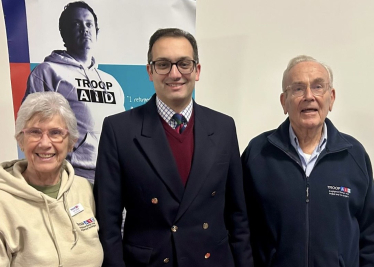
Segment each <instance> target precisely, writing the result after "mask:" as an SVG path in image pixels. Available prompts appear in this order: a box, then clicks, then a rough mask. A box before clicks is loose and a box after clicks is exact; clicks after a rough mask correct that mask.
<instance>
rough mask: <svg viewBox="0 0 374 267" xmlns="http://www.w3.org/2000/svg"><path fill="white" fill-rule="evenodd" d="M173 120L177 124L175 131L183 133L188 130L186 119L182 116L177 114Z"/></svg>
mask: <svg viewBox="0 0 374 267" xmlns="http://www.w3.org/2000/svg"><path fill="white" fill-rule="evenodd" d="M173 119H174V120H175V121H176V122H177V127H175V130H176V131H177V132H178V133H183V131H184V130H185V129H186V125H185V122H187V121H186V118H185V117H184V116H183V115H182V114H179V113H175V114H174V115H173Z"/></svg>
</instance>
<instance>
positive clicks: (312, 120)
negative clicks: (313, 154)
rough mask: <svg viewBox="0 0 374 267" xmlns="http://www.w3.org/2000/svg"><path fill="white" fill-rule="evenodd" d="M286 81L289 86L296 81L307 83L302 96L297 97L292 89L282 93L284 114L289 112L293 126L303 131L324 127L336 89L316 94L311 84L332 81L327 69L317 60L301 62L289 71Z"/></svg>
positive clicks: (296, 129)
mask: <svg viewBox="0 0 374 267" xmlns="http://www.w3.org/2000/svg"><path fill="white" fill-rule="evenodd" d="M286 81H287V82H286V84H287V86H288V85H291V84H294V83H300V84H305V85H307V90H306V91H305V94H304V95H302V96H298V97H295V96H293V95H292V93H291V91H290V90H287V91H286V92H283V93H282V94H281V104H282V107H283V111H284V114H287V113H288V115H289V118H290V121H291V125H292V128H293V129H294V130H295V131H301V132H302V131H305V130H313V129H322V127H323V123H324V121H325V118H326V116H327V113H328V112H329V111H331V110H332V106H333V104H334V100H335V89H333V88H332V89H329V90H327V91H326V92H325V93H324V94H323V95H321V96H314V95H313V94H312V92H311V90H310V86H311V85H312V84H313V83H315V82H316V81H322V82H330V81H329V75H328V72H327V70H326V69H325V68H324V67H323V66H322V65H321V64H319V63H317V62H312V61H307V62H300V63H298V64H297V65H295V66H294V67H293V68H292V69H291V70H290V71H289V72H288V75H287V77H286Z"/></svg>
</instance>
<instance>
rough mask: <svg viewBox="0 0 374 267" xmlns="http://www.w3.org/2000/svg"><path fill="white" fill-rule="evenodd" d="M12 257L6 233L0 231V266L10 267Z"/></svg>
mask: <svg viewBox="0 0 374 267" xmlns="http://www.w3.org/2000/svg"><path fill="white" fill-rule="evenodd" d="M11 259H12V254H11V253H10V251H9V249H8V248H7V246H6V242H5V237H4V234H3V233H2V232H0V267H9V266H10V261H11Z"/></svg>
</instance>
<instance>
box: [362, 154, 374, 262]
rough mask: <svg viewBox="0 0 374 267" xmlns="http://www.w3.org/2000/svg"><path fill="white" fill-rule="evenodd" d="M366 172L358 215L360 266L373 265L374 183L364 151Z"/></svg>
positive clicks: (369, 163)
mask: <svg viewBox="0 0 374 267" xmlns="http://www.w3.org/2000/svg"><path fill="white" fill-rule="evenodd" d="M365 160H366V168H367V172H368V176H369V177H368V188H367V192H366V196H365V202H364V207H363V209H362V211H361V214H360V215H359V217H358V221H359V224H360V267H372V266H374V185H373V170H372V166H371V162H370V158H369V156H368V155H367V154H366V153H365Z"/></svg>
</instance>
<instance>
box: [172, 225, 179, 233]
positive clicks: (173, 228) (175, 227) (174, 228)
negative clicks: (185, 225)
mask: <svg viewBox="0 0 374 267" xmlns="http://www.w3.org/2000/svg"><path fill="white" fill-rule="evenodd" d="M177 230H178V226H176V225H173V226H172V227H171V231H172V232H173V233H175V232H177Z"/></svg>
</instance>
